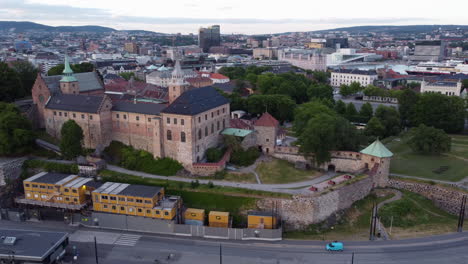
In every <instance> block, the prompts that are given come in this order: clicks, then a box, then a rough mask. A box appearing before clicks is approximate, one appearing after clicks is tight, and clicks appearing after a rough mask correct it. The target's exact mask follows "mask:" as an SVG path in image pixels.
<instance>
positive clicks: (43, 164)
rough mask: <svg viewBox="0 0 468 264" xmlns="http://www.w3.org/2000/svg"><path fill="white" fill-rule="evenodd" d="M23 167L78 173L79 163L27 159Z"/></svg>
mask: <svg viewBox="0 0 468 264" xmlns="http://www.w3.org/2000/svg"><path fill="white" fill-rule="evenodd" d="M23 168H24V169H29V168H42V169H44V170H46V171H48V172H57V173H65V174H78V165H76V164H63V163H55V162H48V161H43V160H27V161H25V162H24V164H23Z"/></svg>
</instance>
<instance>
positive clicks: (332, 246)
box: [326, 241, 344, 251]
mask: <svg viewBox="0 0 468 264" xmlns="http://www.w3.org/2000/svg"><path fill="white" fill-rule="evenodd" d="M326 249H327V250H328V251H343V250H344V246H343V243H341V242H338V241H333V242H330V243H328V244H327V246H326Z"/></svg>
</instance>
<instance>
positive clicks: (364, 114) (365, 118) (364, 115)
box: [359, 103, 374, 123]
mask: <svg viewBox="0 0 468 264" xmlns="http://www.w3.org/2000/svg"><path fill="white" fill-rule="evenodd" d="M372 116H374V110H373V109H372V105H371V104H370V103H365V104H363V105H362V106H361V110H359V117H360V119H361V120H360V121H362V122H364V123H367V122H369V120H370V119H371V118H372Z"/></svg>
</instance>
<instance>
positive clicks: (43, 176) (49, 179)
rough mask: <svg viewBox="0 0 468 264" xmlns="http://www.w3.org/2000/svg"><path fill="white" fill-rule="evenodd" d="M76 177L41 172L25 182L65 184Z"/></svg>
mask: <svg viewBox="0 0 468 264" xmlns="http://www.w3.org/2000/svg"><path fill="white" fill-rule="evenodd" d="M76 177H77V176H76V175H70V174H63V173H55V172H41V173H38V174H36V175H34V176H31V177H29V178H27V179H26V180H24V181H25V182H37V183H47V184H65V183H67V182H69V181H71V180H73V179H74V178H76Z"/></svg>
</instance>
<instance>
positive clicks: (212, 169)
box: [191, 150, 231, 176]
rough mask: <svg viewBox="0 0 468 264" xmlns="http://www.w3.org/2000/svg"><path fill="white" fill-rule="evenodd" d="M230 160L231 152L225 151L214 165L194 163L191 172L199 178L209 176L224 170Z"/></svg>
mask: <svg viewBox="0 0 468 264" xmlns="http://www.w3.org/2000/svg"><path fill="white" fill-rule="evenodd" d="M230 158H231V151H229V150H228V151H226V153H224V156H223V157H222V158H221V160H220V161H218V162H214V163H194V164H193V166H192V170H191V172H192V173H193V174H195V175H199V176H210V175H213V174H215V173H216V172H218V171H222V170H224V168H226V163H227V162H228V160H229V159H230Z"/></svg>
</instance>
